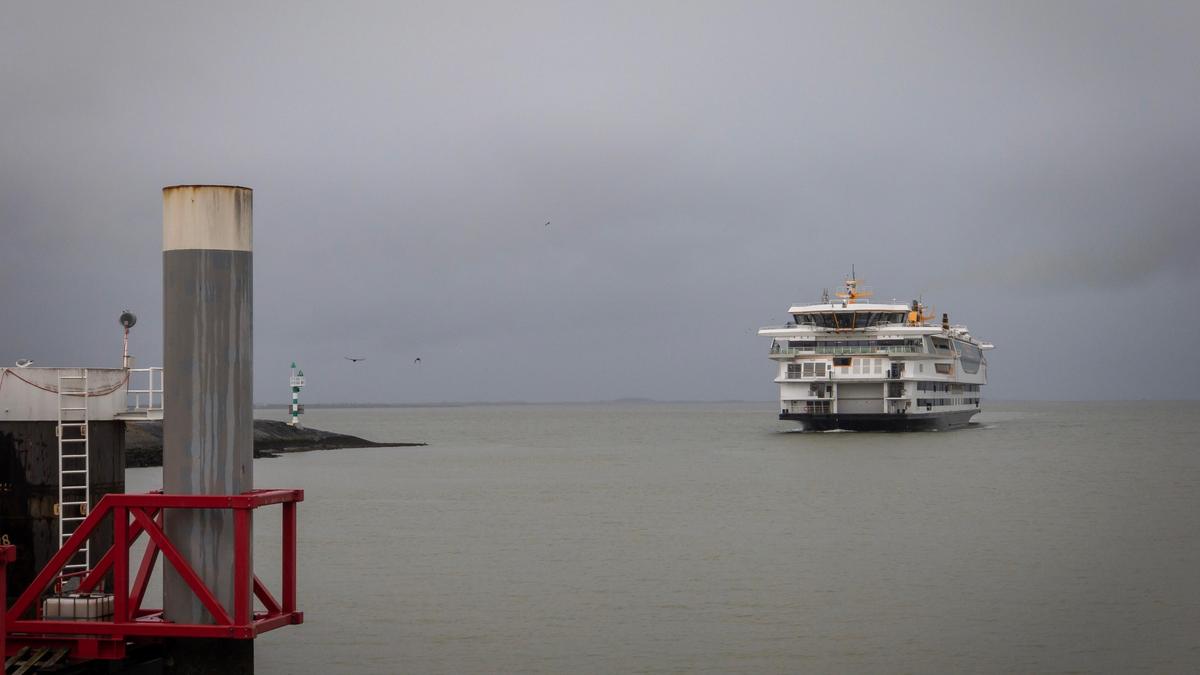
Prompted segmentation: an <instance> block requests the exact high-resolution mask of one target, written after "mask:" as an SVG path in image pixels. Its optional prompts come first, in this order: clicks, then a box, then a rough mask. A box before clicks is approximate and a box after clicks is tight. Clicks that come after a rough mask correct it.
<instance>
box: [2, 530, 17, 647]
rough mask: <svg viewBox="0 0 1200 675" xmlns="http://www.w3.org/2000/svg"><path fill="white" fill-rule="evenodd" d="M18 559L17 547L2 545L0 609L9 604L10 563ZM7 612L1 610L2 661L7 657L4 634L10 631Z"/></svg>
mask: <svg viewBox="0 0 1200 675" xmlns="http://www.w3.org/2000/svg"><path fill="white" fill-rule="evenodd" d="M16 559H17V549H16V548H15V547H13V546H0V609H4V605H5V604H8V587H7V582H8V569H7V567H8V563H10V562H12V561H14V560H16ZM5 614H7V612H2V611H0V661H3V660H4V659H5V658H7V657H6V656H5V654H6V653H7V652H5V649H6V646H5V644H4V636H5V635H6V634H7V633H8V629H7V628H5V627H4V624H5V621H4V615H5Z"/></svg>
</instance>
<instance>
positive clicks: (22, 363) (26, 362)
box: [15, 359, 33, 368]
mask: <svg viewBox="0 0 1200 675" xmlns="http://www.w3.org/2000/svg"><path fill="white" fill-rule="evenodd" d="M15 365H16V366H17V367H18V368H28V367H29V366H32V365H33V359H17V362H16V364H15Z"/></svg>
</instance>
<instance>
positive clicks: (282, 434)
mask: <svg viewBox="0 0 1200 675" xmlns="http://www.w3.org/2000/svg"><path fill="white" fill-rule="evenodd" d="M422 445H425V443H375V442H373V441H368V440H366V439H363V438H359V437H358V436H351V435H349V434H337V433H333V432H330V431H322V430H320V429H309V428H304V429H297V428H295V427H292V426H289V425H288V423H287V422H276V421H274V420H254V456H255V457H278V456H279V455H281V454H283V453H287V452H308V451H309V450H338V449H340V448H403V447H415V446H422ZM125 466H126V467H146V466H162V422H126V423H125Z"/></svg>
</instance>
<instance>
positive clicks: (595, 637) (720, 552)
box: [128, 402, 1200, 673]
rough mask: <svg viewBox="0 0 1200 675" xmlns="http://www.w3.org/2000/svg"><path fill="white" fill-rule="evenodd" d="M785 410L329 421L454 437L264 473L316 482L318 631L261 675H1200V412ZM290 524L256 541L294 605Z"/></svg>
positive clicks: (260, 660) (395, 436)
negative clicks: (936, 424) (835, 415)
mask: <svg viewBox="0 0 1200 675" xmlns="http://www.w3.org/2000/svg"><path fill="white" fill-rule="evenodd" d="M774 408H775V406H774V404H772V403H753V404H751V403H735V404H598V405H593V404H588V405H520V406H515V405H514V406H474V407H430V408H382V409H354V408H347V409H319V408H309V409H308V411H307V413H306V415H305V416H304V421H305V423H306V424H308V425H309V426H312V427H317V428H321V429H327V430H332V431H340V432H345V433H350V434H355V435H359V436H364V437H367V438H370V439H371V440H378V441H414V440H420V441H427V442H428V443H429V446H428V447H420V448H380V449H347V450H334V451H317V452H309V453H303V454H292V455H286V456H283V457H280V458H276V459H262V460H257V462H256V466H255V479H256V483H257V485H258V486H259V487H299V488H303V489H304V490H305V491H306V500H305V501H304V503H303V504H302V505H301V506H300V545H299V551H300V592H299V598H300V605H301V609H302V610H303V611H304V612H305V623H304V624H303V625H302V626H296V627H288V628H284V629H280V630H277V631H274V632H271V633H268V634H265V635H264V636H262V637H261V638H259V639H258V641H257V644H256V660H257V668H258V672H260V673H327V672H355V673H497V672H544V673H567V672H571V673H611V672H652V673H659V672H825V673H828V672H869V673H885V672H886V673H892V672H896V673H902V672H917V673H929V672H947V673H948V672H1021V673H1033V672H1038V673H1042V672H1049V673H1053V672H1063V673H1067V672H1122V673H1128V672H1144V673H1175V672H1179V673H1187V672H1196V671H1197V670H1200V526H1198V524H1197V515H1198V514H1200V441H1198V437H1197V429H1196V423H1197V422H1198V421H1200V414H1198V413H1200V404H1197V403H1195V402H1186V403H1149V402H1140V403H985V405H984V412H983V413H982V414H980V415H979V416H978V417H976V422H977V424H975V425H974V426H972V427H971V428H969V429H966V430H962V431H950V432H924V433H890V434H888V433H789V431H792V430H794V429H795V424H792V423H787V422H779V421H777V420H776V419H775V412H776V411H775V410H774ZM285 414H286V411H283V410H263V411H259V412H258V416H259V417H265V418H274V419H283V418H284V415H285ZM160 477H161V472H160V470H158V469H132V470H130V471H129V478H128V482H129V489H130V491H138V490H143V489H150V488H153V487H157V486H158V485H159V481H160ZM278 522H279V521H278V516H277V515H275V513H273V512H271V511H270V510H267V511H264V512H261V513H260V515H259V516H258V517H257V519H256V521H255V535H256V540H257V544H256V551H255V566H256V568H257V569H258V570H259V573H260V576H262V577H264V579H265V580H266V581H267V582H268V584H269V585H272V586H274V585H276V584H277V583H278V579H279V574H278V543H279V532H278V530H279V527H278ZM153 592H154V591H152V593H153Z"/></svg>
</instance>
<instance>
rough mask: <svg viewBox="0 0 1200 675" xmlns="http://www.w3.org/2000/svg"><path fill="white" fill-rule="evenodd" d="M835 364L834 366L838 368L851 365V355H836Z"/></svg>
mask: <svg viewBox="0 0 1200 675" xmlns="http://www.w3.org/2000/svg"><path fill="white" fill-rule="evenodd" d="M833 365H834V367H837V368H845V367H847V366H849V365H850V357H849V356H835V357H833Z"/></svg>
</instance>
